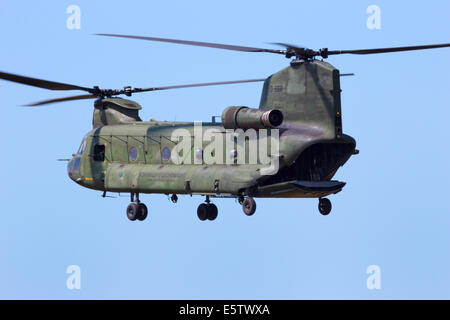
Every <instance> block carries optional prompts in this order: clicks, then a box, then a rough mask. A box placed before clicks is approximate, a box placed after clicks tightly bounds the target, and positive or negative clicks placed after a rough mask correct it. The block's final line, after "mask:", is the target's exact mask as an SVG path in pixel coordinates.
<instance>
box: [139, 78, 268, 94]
mask: <svg viewBox="0 0 450 320" xmlns="http://www.w3.org/2000/svg"><path fill="white" fill-rule="evenodd" d="M265 80H266V79H251V80H236V81H221V82H204V83H193V84H183V85H175V86H165V87H153V88H144V89H141V88H134V89H133V90H132V92H133V93H134V92H147V91H158V90H168V89H181V88H192V87H205V86H217V85H223V84H234V83H247V82H260V81H265Z"/></svg>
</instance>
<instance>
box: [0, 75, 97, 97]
mask: <svg viewBox="0 0 450 320" xmlns="http://www.w3.org/2000/svg"><path fill="white" fill-rule="evenodd" d="M0 79H3V80H8V81H12V82H17V83H21V84H26V85H29V86H33V87H38V88H44V89H49V90H84V91H88V92H91V91H92V89H91V88H85V87H79V86H75V85H72V84H67V83H61V82H54V81H48V80H42V79H37V78H31V77H25V76H21V75H18V74H12V73H6V72H0Z"/></svg>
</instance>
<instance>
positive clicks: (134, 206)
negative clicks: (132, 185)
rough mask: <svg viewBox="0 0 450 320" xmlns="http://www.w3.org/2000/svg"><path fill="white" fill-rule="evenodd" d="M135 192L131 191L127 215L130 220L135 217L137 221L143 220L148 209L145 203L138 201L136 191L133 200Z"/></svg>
mask: <svg viewBox="0 0 450 320" xmlns="http://www.w3.org/2000/svg"><path fill="white" fill-rule="evenodd" d="M134 195H135V193H134V192H132V193H131V203H130V204H129V205H128V207H127V217H128V219H130V220H131V221H135V220H136V219H137V220H139V221H144V220H145V218H147V215H148V209H147V206H146V205H145V204H143V203H142V202H140V201H139V193H136V201H135V200H134Z"/></svg>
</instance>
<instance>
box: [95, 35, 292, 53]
mask: <svg viewBox="0 0 450 320" xmlns="http://www.w3.org/2000/svg"><path fill="white" fill-rule="evenodd" d="M96 35H98V36H104V37H117V38H129V39H138V40H150V41H159V42H170V43H176V44H184V45H189V46H199V47H208V48H216V49H225V50H234V51H244V52H270V53H278V54H285V53H286V50H275V49H263V48H254V47H245V46H235V45H229V44H221V43H210V42H200V41H187V40H175V39H165V38H155V37H142V36H132V35H124V34H110V33H96Z"/></svg>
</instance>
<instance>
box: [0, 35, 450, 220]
mask: <svg viewBox="0 0 450 320" xmlns="http://www.w3.org/2000/svg"><path fill="white" fill-rule="evenodd" d="M97 35H99V36H107V37H119V38H131V39H139V40H150V41H160V42H168V43H174V44H183V45H193V46H202V47H210V48H217V49H225V50H234V51H243V52H265V53H274V54H280V55H283V56H285V57H286V58H288V59H290V58H292V60H291V61H290V64H289V66H287V67H286V68H284V69H283V70H281V71H279V72H277V73H275V74H273V75H271V76H269V77H268V78H266V79H252V80H238V81H223V82H211V83H197V84H189V85H175V86H166V87H151V88H133V87H129V86H128V87H124V88H123V89H101V88H99V87H97V86H94V87H93V88H88V87H81V86H76V85H72V84H65V83H60V82H53V81H47V80H42V79H37V78H31V77H25V76H20V75H16V74H11V73H5V72H0V78H1V79H4V80H8V81H13V82H17V83H21V84H25V85H30V86H35V87H40V88H44V89H50V90H81V91H85V92H87V93H88V94H84V95H76V96H69V97H64V98H56V99H51V100H45V101H40V102H36V103H32V104H29V105H28V106H41V105H45V104H50V103H56V102H63V101H71V100H82V99H95V102H94V114H93V121H92V124H93V129H92V130H91V131H90V132H89V133H88V134H87V135H86V136H85V138H83V139H82V142H81V145H80V147H79V149H78V151H77V153H76V154H73V157H72V158H71V159H68V161H69V162H68V166H67V170H68V175H69V177H70V178H71V179H72V180H73V181H75V182H76V183H77V184H79V185H81V186H83V187H86V188H90V189H94V190H99V191H102V192H103V194H102V195H103V197H105V196H106V194H107V192H113V193H129V194H130V198H131V203H130V204H129V205H128V207H127V209H126V215H127V217H128V218H129V219H130V220H132V221H135V220H140V221H142V220H144V219H146V217H147V215H148V209H147V206H146V205H145V204H144V203H142V202H141V201H140V198H139V195H140V194H152V193H159V194H166V195H168V196H170V195H171V196H170V199H171V200H172V202H174V203H176V202H177V201H178V195H191V196H192V195H201V196H204V197H205V202H204V203H201V204H200V205H199V206H198V209H197V216H198V218H199V219H200V220H202V221H205V220H215V219H216V218H217V216H218V209H217V207H216V205H214V204H213V203H212V202H211V198H216V197H229V198H235V199H237V200H238V202H239V204H240V205H242V209H243V211H244V213H245V214H246V215H248V216H251V215H253V214H254V213H255V210H256V202H255V200H254V198H318V199H319V203H318V209H319V212H320V213H321V214H322V215H328V214H329V213H330V212H331V208H332V205H331V202H330V200H329V199H328V198H326V197H327V196H329V195H331V194H336V193H338V192H340V191H341V190H342V189H343V187H344V186H345V182H341V181H336V180H332V178H333V176H334V175H335V173H336V172H337V170H338V169H339V168H340V167H341V166H343V165H344V164H345V163H346V162H347V160H348V159H349V158H350V157H351V156H352V155H355V154H357V153H358V150H357V149H356V141H355V139H354V138H352V137H351V136H349V135H346V134H344V133H343V129H342V112H341V98H340V94H341V87H340V77H341V76H344V75H348V74H340V72H339V70H338V69H337V68H335V67H334V66H332V65H331V64H329V63H327V62H325V61H323V59H326V58H328V57H329V56H331V55H340V54H358V55H366V54H378V53H389V52H399V51H411V50H423V49H434V48H443V47H450V44H448V43H447V44H434V45H423V46H406V47H390V48H378V49H362V50H361V49H360V50H328V49H327V48H323V49H320V50H317V51H316V50H312V49H308V48H302V47H297V46H293V45H290V44H284V43H276V45H279V46H282V47H283V49H264V48H255V47H246V46H236V45H227V44H218V43H208V42H198V41H186V40H174V39H166V38H155V37H142V36H133V35H119V34H97ZM256 81H264V86H263V90H262V95H261V102H260V105H259V108H249V107H247V106H231V107H228V108H226V109H225V110H224V111H223V113H222V117H221V118H222V122H216V121H215V117H213V118H212V121H211V122H209V123H202V124H201V129H202V132H205V134H203V135H202V134H201V133H200V136H201V138H200V139H199V141H196V140H197V139H196V135H197V132H196V131H197V130H198V128H197V127H196V125H197V124H196V123H193V122H166V121H164V122H162V121H156V120H150V121H142V120H141V118H140V117H139V110H141V106H140V105H139V104H138V103H136V102H134V101H131V100H128V99H123V98H119V97H117V96H119V95H125V96H131V95H132V94H133V93H139V92H150V91H157V90H168V89H177V88H189V87H199V86H211V85H224V84H235V83H246V82H256ZM180 131H182V132H183V134H182V135H180V134H178V135H175V132H178V133H180ZM206 132H209V133H210V134H209V136H208V138H206V139H205V136H206ZM211 132H212V134H211ZM212 136H214V139H212ZM181 138H182V139H181ZM221 139H222V140H223V141H222V143H216V144H215V145H214V146H212V147H211V144H212V143H211V142H212V141H214V142H217V141H220V140H221ZM180 140H182V141H183V143H184V144H183V146H184V147H185V148H184V149H180V148H179V146H180ZM192 140H194V143H193V144H192V143H191V142H192ZM263 140H264V141H265V142H266V144H265V146H266V149H269V146H270V152H269V153H268V155H267V157H266V160H267V159H269V160H270V169H268V166H267V164H268V162H267V161H266V162H265V163H262V162H261V161H258V160H257V161H248V160H249V159H250V158H252V155H253V154H254V153H255V152H256V151H255V150H256V149H254V148H253V146H254V145H255V144H256V145H257V147H260V143H261V142H262V141H263ZM185 142H188V143H185ZM259 155H260V154H259ZM211 158H212V160H214V161H211ZM257 158H258V159H259V158H260V157H259V156H258V157H257ZM180 159H181V160H182V161H180ZM239 159H240V160H242V161H238V160H239ZM273 164H276V165H273Z"/></svg>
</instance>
